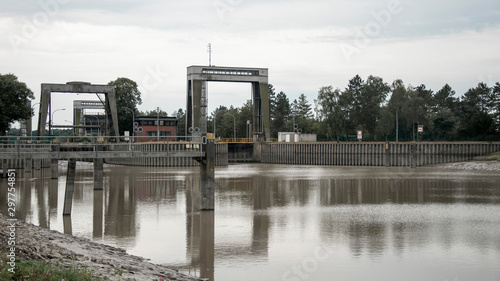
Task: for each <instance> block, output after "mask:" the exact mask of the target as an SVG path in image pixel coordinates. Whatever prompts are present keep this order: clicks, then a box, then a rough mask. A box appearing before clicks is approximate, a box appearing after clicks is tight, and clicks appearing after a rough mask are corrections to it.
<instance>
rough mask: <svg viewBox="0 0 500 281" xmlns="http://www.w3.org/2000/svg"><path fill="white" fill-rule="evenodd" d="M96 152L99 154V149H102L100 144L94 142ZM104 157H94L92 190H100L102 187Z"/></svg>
mask: <svg viewBox="0 0 500 281" xmlns="http://www.w3.org/2000/svg"><path fill="white" fill-rule="evenodd" d="M95 150H96V153H97V154H99V152H100V151H103V145H102V144H96V146H95ZM103 170H104V159H103V158H96V159H94V190H102V187H103V178H104V177H103V174H104V171H103Z"/></svg>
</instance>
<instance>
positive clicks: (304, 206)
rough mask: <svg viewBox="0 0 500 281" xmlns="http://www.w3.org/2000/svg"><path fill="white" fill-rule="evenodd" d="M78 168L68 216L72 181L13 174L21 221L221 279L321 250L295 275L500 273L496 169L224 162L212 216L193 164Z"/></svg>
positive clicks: (274, 274) (276, 270)
mask: <svg viewBox="0 0 500 281" xmlns="http://www.w3.org/2000/svg"><path fill="white" fill-rule="evenodd" d="M79 165H80V166H79V167H78V168H77V173H76V180H75V198H74V206H73V214H72V216H71V217H65V218H64V219H63V217H62V215H61V213H62V203H63V202H62V201H63V199H62V198H63V195H64V186H65V178H64V177H63V176H61V177H60V178H59V179H58V180H50V173H48V174H43V173H44V172H43V171H44V170H40V171H33V173H32V174H26V175H24V174H20V175H19V176H18V184H17V187H18V189H17V192H18V200H19V202H18V206H23V207H22V208H20V209H19V211H18V212H17V214H16V215H17V218H18V219H23V220H26V221H30V222H33V223H35V224H39V225H41V226H43V227H48V228H51V229H55V230H58V231H61V232H65V233H72V234H74V235H77V236H83V237H88V238H91V239H94V240H95V241H99V242H102V243H106V244H111V245H115V246H119V247H124V248H126V249H127V250H128V251H129V252H130V253H132V254H135V255H141V256H144V257H147V258H150V259H151V260H152V261H153V262H157V263H164V264H168V265H170V266H172V267H176V268H178V269H180V270H182V271H185V272H188V273H191V274H195V275H197V276H200V277H203V278H208V279H209V280H217V281H221V280H234V279H238V280H287V279H286V278H285V279H283V278H284V277H283V276H286V277H290V278H291V277H292V275H286V274H285V275H284V273H289V271H288V269H290V268H293V266H296V265H297V264H298V265H300V264H301V263H302V262H303V261H304V260H306V261H308V260H310V258H311V257H314V253H315V249H316V248H317V247H318V246H321V247H322V249H327V250H328V251H329V256H328V260H327V261H326V263H327V264H328V266H320V265H319V264H318V266H317V268H315V270H312V271H311V272H309V271H307V278H302V277H303V276H302V277H300V276H298V277H299V279H298V280H330V279H332V278H335V279H343V280H346V279H349V280H353V279H356V280H372V279H373V278H375V279H376V277H377V276H378V277H380V279H397V278H399V279H401V278H402V279H405V280H424V279H425V280H444V279H446V278H448V279H450V280H452V279H453V278H454V276H455V275H453V274H457V275H456V276H461V275H458V274H459V273H460V274H464V276H467V274H473V276H474V277H476V278H475V279H481V280H497V279H498V278H496V277H498V276H500V269H499V267H498V264H500V230H499V229H498V225H499V223H500V204H499V203H500V188H498V182H499V179H500V176H498V175H496V174H494V173H489V172H474V173H472V172H463V171H451V170H450V171H444V170H443V171H436V169H426V168H418V169H414V170H410V169H406V168H362V167H356V168H354V167H340V168H339V167H305V166H280V165H235V166H229V167H226V168H219V167H218V168H217V170H216V209H215V212H212V211H199V210H197V209H196V204H195V202H196V200H198V199H199V174H198V171H197V169H196V168H187V169H186V168H183V169H180V168H179V169H164V168H138V167H119V166H116V167H111V166H110V167H107V168H106V171H105V179H104V190H100V191H94V190H93V186H92V182H93V176H92V167H91V166H88V165H84V164H79ZM37 173H38V174H37ZM1 183H2V186H4V185H5V181H4V179H2V182H1ZM5 198H6V189H4V188H2V189H0V200H5ZM1 210H2V212H3V213H5V212H6V207H5V205H2V209H1ZM90 213H92V215H90ZM449 257H453V258H452V259H450V258H449ZM331 264H335V265H336V266H335V267H332V266H330V265H331ZM463 264H467V265H468V266H467V267H464V266H463ZM256 268H258V270H256ZM388 268H392V270H391V271H390V272H391V273H390V274H389V275H387V274H388V273H387V272H388V270H387V269H388ZM416 268H418V269H419V270H417V271H418V272H417V273H414V271H415V269H416ZM450 268H453V269H454V271H453V272H450V271H449V269H450ZM410 272H411V274H410ZM429 272H432V273H433V274H431V273H429ZM478 274H479V275H478ZM304 276H305V275H304ZM296 277H297V276H296ZM492 277H494V278H492ZM439 278H441V279H439ZM289 280H294V279H289Z"/></svg>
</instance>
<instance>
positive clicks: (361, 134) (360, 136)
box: [358, 130, 363, 140]
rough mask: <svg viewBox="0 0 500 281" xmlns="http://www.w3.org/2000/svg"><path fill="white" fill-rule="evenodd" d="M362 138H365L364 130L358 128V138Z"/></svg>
mask: <svg viewBox="0 0 500 281" xmlns="http://www.w3.org/2000/svg"><path fill="white" fill-rule="evenodd" d="M362 139H363V131H361V130H358V140H362Z"/></svg>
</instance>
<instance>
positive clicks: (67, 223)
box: [63, 216, 73, 235]
mask: <svg viewBox="0 0 500 281" xmlns="http://www.w3.org/2000/svg"><path fill="white" fill-rule="evenodd" d="M63 228H64V234H67V235H73V227H72V226H71V216H63Z"/></svg>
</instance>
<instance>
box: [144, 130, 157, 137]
mask: <svg viewBox="0 0 500 281" xmlns="http://www.w3.org/2000/svg"><path fill="white" fill-rule="evenodd" d="M146 136H148V137H156V132H152V131H148V132H146Z"/></svg>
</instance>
